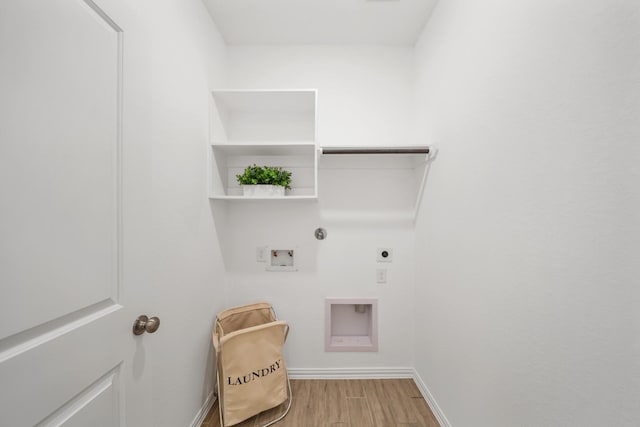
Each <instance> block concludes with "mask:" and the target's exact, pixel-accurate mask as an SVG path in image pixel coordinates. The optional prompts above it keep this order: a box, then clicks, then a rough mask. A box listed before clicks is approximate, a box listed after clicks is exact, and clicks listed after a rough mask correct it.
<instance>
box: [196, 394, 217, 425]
mask: <svg viewBox="0 0 640 427" xmlns="http://www.w3.org/2000/svg"><path fill="white" fill-rule="evenodd" d="M215 401H216V397H215V394H214V393H213V392H211V393H209V396H207V400H205V401H204V405H202V408H200V410H199V411H198V413H197V414H196V417H195V418H194V419H193V421H191V425H190V427H200V425H202V422H203V421H204V419H205V417H206V416H207V414H208V413H209V410H210V409H211V408H212V407H213V404H214V403H215Z"/></svg>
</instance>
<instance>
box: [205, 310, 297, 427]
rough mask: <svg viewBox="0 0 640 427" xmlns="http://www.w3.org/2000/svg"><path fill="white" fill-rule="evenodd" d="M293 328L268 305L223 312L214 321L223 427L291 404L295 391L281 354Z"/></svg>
mask: <svg viewBox="0 0 640 427" xmlns="http://www.w3.org/2000/svg"><path fill="white" fill-rule="evenodd" d="M288 333H289V325H287V323H286V322H285V321H282V320H277V319H276V315H275V312H274V310H273V308H272V307H271V305H270V304H268V303H264V302H263V303H257V304H249V305H244V306H241V307H234V308H230V309H228V310H225V311H222V312H221V313H219V314H218V316H217V318H216V324H215V328H214V331H213V346H214V347H215V350H216V357H217V364H218V373H217V382H218V409H219V412H220V425H221V426H222V427H227V426H232V425H235V424H238V423H240V422H242V421H244V420H246V419H247V418H251V417H252V416H254V415H257V414H259V413H260V412H262V411H266V410H267V409H271V408H274V407H276V406H278V405H281V404H282V403H284V402H285V401H287V400H288V405H287V408H286V410H285V412H284V414H282V415H281V416H280V417H278V418H277V419H275V420H273V421H271V422H269V423H267V424H265V426H268V425H271V424H273V423H275V422H277V421H280V420H281V419H282V418H284V416H285V415H286V414H287V412H289V408H290V407H291V387H290V385H289V377H288V375H287V370H286V367H285V363H284V357H283V355H282V347H283V346H284V343H285V341H286V339H287V334H288Z"/></svg>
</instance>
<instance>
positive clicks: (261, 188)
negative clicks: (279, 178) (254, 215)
mask: <svg viewBox="0 0 640 427" xmlns="http://www.w3.org/2000/svg"><path fill="white" fill-rule="evenodd" d="M242 195H243V196H245V197H282V196H284V187H283V186H281V185H243V186H242Z"/></svg>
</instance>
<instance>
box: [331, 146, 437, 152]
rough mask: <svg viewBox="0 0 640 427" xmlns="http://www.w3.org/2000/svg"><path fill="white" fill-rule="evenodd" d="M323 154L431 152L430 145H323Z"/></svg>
mask: <svg viewBox="0 0 640 427" xmlns="http://www.w3.org/2000/svg"><path fill="white" fill-rule="evenodd" d="M322 154H429V147H412V148H408V147H405V148H396V147H389V148H386V147H377V148H372V147H362V148H359V147H335V148H332V147H323V148H322Z"/></svg>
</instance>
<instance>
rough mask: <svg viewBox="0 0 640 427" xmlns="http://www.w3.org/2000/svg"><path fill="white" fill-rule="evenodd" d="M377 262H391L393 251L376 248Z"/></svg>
mask: <svg viewBox="0 0 640 427" xmlns="http://www.w3.org/2000/svg"><path fill="white" fill-rule="evenodd" d="M377 260H378V262H391V261H392V260H393V249H390V248H378V254H377Z"/></svg>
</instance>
